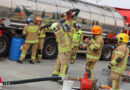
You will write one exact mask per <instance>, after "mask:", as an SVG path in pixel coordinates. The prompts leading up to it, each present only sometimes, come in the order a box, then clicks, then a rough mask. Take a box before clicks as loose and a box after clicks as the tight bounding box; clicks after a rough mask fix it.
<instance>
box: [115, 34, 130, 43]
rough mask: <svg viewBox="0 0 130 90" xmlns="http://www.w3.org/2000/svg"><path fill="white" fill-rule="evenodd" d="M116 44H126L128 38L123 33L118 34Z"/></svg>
mask: <svg viewBox="0 0 130 90" xmlns="http://www.w3.org/2000/svg"><path fill="white" fill-rule="evenodd" d="M117 38H118V42H120V43H128V41H129V36H128V35H127V34H125V33H120V34H119V35H118V36H117Z"/></svg>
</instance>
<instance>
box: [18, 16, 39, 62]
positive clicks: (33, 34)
mask: <svg viewBox="0 0 130 90" xmlns="http://www.w3.org/2000/svg"><path fill="white" fill-rule="evenodd" d="M26 23H27V24H28V25H27V26H25V27H24V30H23V35H25V36H26V39H25V44H24V47H23V50H22V54H21V56H20V59H19V61H18V63H21V64H22V63H23V60H24V58H25V56H26V53H27V51H28V49H29V48H30V47H32V54H31V60H30V63H32V64H34V62H35V58H36V52H37V44H38V30H39V28H38V27H37V26H36V25H34V24H33V20H32V19H31V18H28V19H27V20H26Z"/></svg>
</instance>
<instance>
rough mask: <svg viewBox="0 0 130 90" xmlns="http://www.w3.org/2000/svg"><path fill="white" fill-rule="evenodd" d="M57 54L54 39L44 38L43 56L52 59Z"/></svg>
mask: <svg viewBox="0 0 130 90" xmlns="http://www.w3.org/2000/svg"><path fill="white" fill-rule="evenodd" d="M57 54H58V48H57V42H56V40H55V39H48V40H46V41H45V44H44V48H43V58H45V59H54V58H56V57H57Z"/></svg>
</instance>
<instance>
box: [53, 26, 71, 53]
mask: <svg viewBox="0 0 130 90" xmlns="http://www.w3.org/2000/svg"><path fill="white" fill-rule="evenodd" d="M55 34H56V38H57V42H58V51H59V53H62V52H67V51H71V43H70V42H71V40H70V37H69V36H68V35H69V34H67V32H64V31H63V29H62V28H61V29H60V30H59V31H57V32H55Z"/></svg>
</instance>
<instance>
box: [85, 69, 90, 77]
mask: <svg viewBox="0 0 130 90" xmlns="http://www.w3.org/2000/svg"><path fill="white" fill-rule="evenodd" d="M86 72H87V73H88V78H91V71H90V70H89V69H86Z"/></svg>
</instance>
